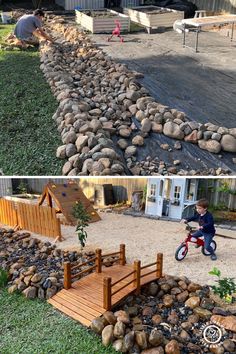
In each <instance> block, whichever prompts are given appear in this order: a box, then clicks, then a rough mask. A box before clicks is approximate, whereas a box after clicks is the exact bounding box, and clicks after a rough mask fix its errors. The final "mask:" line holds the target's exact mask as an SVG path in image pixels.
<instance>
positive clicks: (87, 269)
mask: <svg viewBox="0 0 236 354" xmlns="http://www.w3.org/2000/svg"><path fill="white" fill-rule="evenodd" d="M112 256H117V258H116V259H114V260H112V259H111V260H109V261H105V260H104V259H106V258H107V257H112ZM91 262H94V263H95V264H94V265H92V266H91ZM115 262H119V264H120V265H125V262H126V259H125V245H124V244H121V245H120V250H119V251H117V252H113V253H108V254H102V250H101V249H100V248H98V249H96V253H95V256H94V257H92V258H90V259H88V260H87V261H85V262H83V263H79V264H77V265H75V266H72V265H71V263H70V262H65V263H64V288H65V289H67V290H68V289H70V288H71V285H72V283H73V282H74V281H75V280H76V279H78V278H80V277H81V275H83V274H84V273H91V272H93V271H96V273H101V272H102V266H103V265H104V266H106V265H108V264H113V263H115ZM82 267H83V269H81V268H82Z"/></svg>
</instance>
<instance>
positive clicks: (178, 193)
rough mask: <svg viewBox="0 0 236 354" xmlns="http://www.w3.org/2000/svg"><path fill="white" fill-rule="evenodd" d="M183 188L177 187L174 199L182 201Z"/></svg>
mask: <svg viewBox="0 0 236 354" xmlns="http://www.w3.org/2000/svg"><path fill="white" fill-rule="evenodd" d="M180 191H181V186H175V190H174V199H175V200H176V199H180Z"/></svg>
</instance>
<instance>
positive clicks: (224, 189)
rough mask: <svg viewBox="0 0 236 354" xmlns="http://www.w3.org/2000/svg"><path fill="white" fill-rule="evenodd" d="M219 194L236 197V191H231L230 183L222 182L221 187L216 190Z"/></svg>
mask: <svg viewBox="0 0 236 354" xmlns="http://www.w3.org/2000/svg"><path fill="white" fill-rule="evenodd" d="M216 190H217V192H222V193H226V194H232V195H236V190H234V189H231V188H230V185H229V183H228V182H221V184H220V187H219V188H217V189H216Z"/></svg>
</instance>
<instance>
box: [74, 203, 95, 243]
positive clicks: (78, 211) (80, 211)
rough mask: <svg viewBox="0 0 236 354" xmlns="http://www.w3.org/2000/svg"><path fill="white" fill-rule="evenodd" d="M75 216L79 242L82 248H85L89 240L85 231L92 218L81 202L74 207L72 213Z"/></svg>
mask: <svg viewBox="0 0 236 354" xmlns="http://www.w3.org/2000/svg"><path fill="white" fill-rule="evenodd" d="M72 214H73V216H74V217H75V218H76V219H77V226H76V229H75V231H76V232H77V235H78V239H79V242H80V244H81V248H83V247H84V246H85V241H86V239H87V236H88V235H87V232H86V231H85V230H84V228H85V227H87V226H89V224H88V223H89V220H90V219H91V216H90V215H89V213H88V212H87V211H86V209H85V208H84V206H83V204H82V203H81V202H76V204H75V205H74V206H73V211H72Z"/></svg>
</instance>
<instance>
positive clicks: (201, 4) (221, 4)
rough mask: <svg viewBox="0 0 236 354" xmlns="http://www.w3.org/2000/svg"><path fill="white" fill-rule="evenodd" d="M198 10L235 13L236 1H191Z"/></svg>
mask: <svg viewBox="0 0 236 354" xmlns="http://www.w3.org/2000/svg"><path fill="white" fill-rule="evenodd" d="M192 2H193V3H194V4H196V5H197V7H198V9H199V10H207V11H211V12H222V11H225V12H230V13H232V14H235V13H236V0H192Z"/></svg>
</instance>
